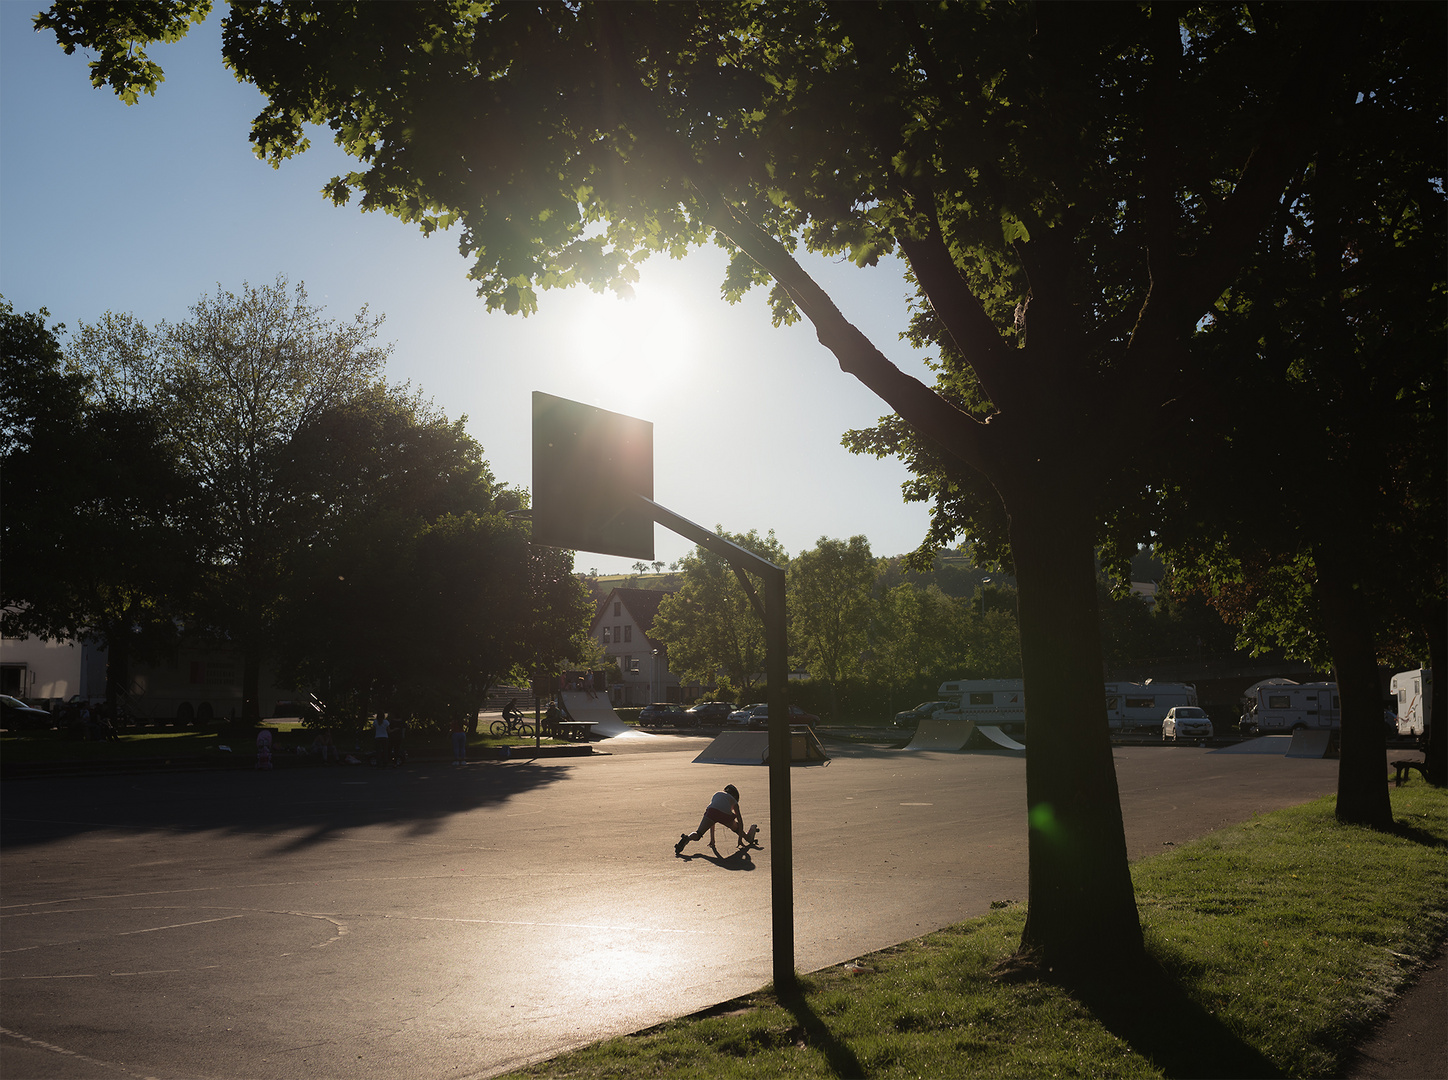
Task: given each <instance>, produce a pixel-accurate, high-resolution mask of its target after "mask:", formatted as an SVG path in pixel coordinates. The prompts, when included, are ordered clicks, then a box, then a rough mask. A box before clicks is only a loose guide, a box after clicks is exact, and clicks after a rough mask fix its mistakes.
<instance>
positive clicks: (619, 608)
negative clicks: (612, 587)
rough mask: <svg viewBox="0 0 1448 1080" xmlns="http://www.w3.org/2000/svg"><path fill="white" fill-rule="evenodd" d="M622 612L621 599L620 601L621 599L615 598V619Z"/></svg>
mask: <svg viewBox="0 0 1448 1080" xmlns="http://www.w3.org/2000/svg"><path fill="white" fill-rule="evenodd" d="M622 614H623V601H622V600H615V601H614V602H613V617H614V618H615V619H616V618H618V617H619V616H620V615H622Z"/></svg>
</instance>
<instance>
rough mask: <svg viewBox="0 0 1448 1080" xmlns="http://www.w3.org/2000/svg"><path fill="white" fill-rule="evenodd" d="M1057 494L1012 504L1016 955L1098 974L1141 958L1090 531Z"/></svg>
mask: <svg viewBox="0 0 1448 1080" xmlns="http://www.w3.org/2000/svg"><path fill="white" fill-rule="evenodd" d="M1057 494H1059V492H1052V493H1047V492H1043V491H1036V492H1027V493H1026V494H1025V495H1021V494H1019V493H1016V494H1015V497H1013V498H1012V499H1011V500H1010V512H1011V525H1010V537H1011V551H1012V554H1013V556H1014V559H1015V570H1016V583H1017V587H1018V596H1019V610H1020V631H1021V663H1022V668H1023V674H1024V676H1025V686H1026V731H1027V745H1028V749H1027V751H1026V802H1027V807H1028V813H1029V825H1030V833H1029V836H1030V839H1029V845H1030V847H1029V851H1030V885H1029V899H1030V909H1029V912H1028V913H1027V917H1026V928H1025V933H1024V934H1023V936H1022V938H1021V951H1022V957H1021V959H1023V960H1026V961H1028V962H1030V963H1031V964H1032V965H1033V966H1036V967H1040V968H1045V969H1056V970H1057V971H1058V972H1061V973H1064V974H1066V975H1067V976H1068V977H1069V976H1070V975H1071V974H1073V973H1078V974H1084V975H1093V974H1099V973H1100V972H1101V971H1102V970H1103V969H1105V970H1117V969H1120V968H1121V967H1123V966H1126V967H1129V966H1131V965H1132V964H1133V963H1134V962H1135V961H1137V960H1139V959H1140V958H1141V956H1142V955H1143V944H1142V936H1141V922H1140V919H1139V917H1138V915H1137V910H1136V896H1135V893H1134V891H1133V889H1132V884H1131V873H1130V869H1129V868H1128V866H1127V860H1126V834H1125V830H1124V827H1123V825H1122V819H1121V800H1120V796H1119V793H1118V791H1117V787H1116V768H1115V765H1114V763H1113V762H1112V758H1111V737H1110V732H1109V728H1108V726H1107V722H1106V699H1105V694H1104V691H1103V684H1102V658H1101V645H1100V641H1101V638H1100V633H1099V613H1098V610H1097V599H1096V564H1095V558H1094V554H1095V552H1094V539H1095V530H1094V528H1093V522H1092V520H1091V518H1090V516H1089V515H1088V514H1087V513H1086V512H1084V511H1081V510H1075V511H1073V510H1071V509H1069V508H1068V505H1069V504H1068V503H1067V498H1069V494H1068V495H1067V496H1066V498H1057V497H1053V495H1057Z"/></svg>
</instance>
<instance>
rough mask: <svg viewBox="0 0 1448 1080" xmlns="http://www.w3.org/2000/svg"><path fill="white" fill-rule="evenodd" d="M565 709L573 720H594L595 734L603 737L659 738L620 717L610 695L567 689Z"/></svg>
mask: <svg viewBox="0 0 1448 1080" xmlns="http://www.w3.org/2000/svg"><path fill="white" fill-rule="evenodd" d="M562 697H563V711H564V712H566V713H567V714H568V717H569V719H571V720H591V721H593V734H594V735H596V736H598V737H599V738H603V739H653V738H657V736H655V735H654V734H652V733H651V732H648V731H640V730H639V729H638V728H635V727H631V726H629V725H628V724H625V723H624V722H623V721H622V720H620V719H619V718H618V713H616V712H614V711H613V706H612V705H610V704H609V702H608V697H607V696H606V695H603V694H600V695H599V696H598V697H589V696H588V695H587V694H585V693H583V692H582V691H580V690H565V691H564V692H563V695H562Z"/></svg>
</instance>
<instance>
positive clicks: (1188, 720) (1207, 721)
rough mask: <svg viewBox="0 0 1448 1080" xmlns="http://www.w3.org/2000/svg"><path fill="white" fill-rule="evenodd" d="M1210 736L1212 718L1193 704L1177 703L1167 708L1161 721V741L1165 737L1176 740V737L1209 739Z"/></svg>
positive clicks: (1165, 738)
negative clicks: (1164, 717)
mask: <svg viewBox="0 0 1448 1080" xmlns="http://www.w3.org/2000/svg"><path fill="white" fill-rule="evenodd" d="M1211 737H1212V720H1211V718H1210V717H1209V716H1207V714H1206V713H1205V712H1204V711H1203V710H1201V709H1199V708H1197V707H1196V706H1195V705H1177V706H1175V707H1173V708H1171V709H1168V710H1167V714H1166V719H1164V720H1163V721H1162V722H1161V738H1162V741H1163V742H1165V741H1166V740H1167V739H1171V740H1172V742H1176V741H1177V740H1178V739H1210V738H1211Z"/></svg>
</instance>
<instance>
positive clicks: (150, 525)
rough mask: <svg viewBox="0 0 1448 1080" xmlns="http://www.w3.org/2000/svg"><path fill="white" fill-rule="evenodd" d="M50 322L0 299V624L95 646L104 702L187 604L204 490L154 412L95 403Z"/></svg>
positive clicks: (203, 543)
mask: <svg viewBox="0 0 1448 1080" xmlns="http://www.w3.org/2000/svg"><path fill="white" fill-rule="evenodd" d="M61 332H63V328H62V327H54V328H52V327H49V326H47V325H46V323H45V312H44V311H42V312H39V313H38V314H26V315H17V314H16V313H15V312H14V311H13V310H12V308H11V307H10V305H9V304H8V303H5V302H4V301H3V300H0V354H3V355H0V431H3V436H0V437H3V447H0V502H3V505H4V507H5V513H4V518H3V525H0V528H3V538H0V544H3V548H4V552H5V573H4V575H3V579H0V589H3V592H0V604H3V616H0V628H3V631H4V633H5V635H6V636H7V637H30V636H34V637H39V638H42V639H47V640H51V639H60V638H70V637H74V638H86V639H92V640H96V641H99V642H101V643H103V644H104V645H105V646H106V653H107V673H106V698H107V703H108V705H109V706H111V707H112V708H113V709H114V708H115V707H116V706H117V698H118V696H119V695H124V693H125V692H126V687H127V686H128V685H129V680H128V672H129V667H130V663H131V661H132V659H136V660H150V661H158V660H160V659H162V658H163V657H164V656H165V655H166V654H167V653H168V651H169V650H170V649H171V648H172V647H174V645H175V643H176V640H177V626H178V620H181V619H183V618H185V617H186V616H188V615H190V614H191V613H192V612H194V611H195V610H196V606H197V604H198V603H199V599H200V595H201V588H202V580H201V575H200V572H199V567H200V566H201V564H202V563H203V562H204V561H205V558H206V552H207V547H208V538H207V535H206V532H205V526H204V523H205V520H206V517H205V514H204V507H205V505H206V499H205V495H204V492H203V491H202V490H201V489H200V487H199V486H198V485H197V484H196V483H195V480H194V478H193V477H191V476H190V475H189V474H188V473H187V471H186V470H185V469H184V467H183V466H182V464H181V463H180V461H179V460H178V457H177V454H176V452H175V448H174V445H173V444H172V443H171V441H170V439H169V436H168V432H167V426H166V424H165V422H164V418H163V416H162V415H161V414H160V413H159V412H158V411H157V410H156V409H155V408H153V407H151V406H149V405H147V404H145V403H140V402H126V403H122V402H106V401H96V400H94V399H93V395H92V389H93V380H92V379H91V378H90V377H88V376H87V375H85V374H83V373H81V372H78V371H76V370H73V369H72V368H70V367H68V365H67V364H66V362H65V358H64V353H63V349H62V345H61V342H60V340H59V336H58V335H59V334H60V333H61ZM121 704H124V703H121Z"/></svg>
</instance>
